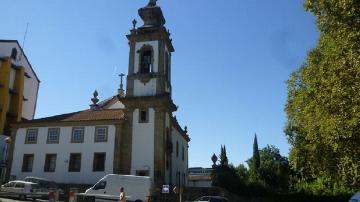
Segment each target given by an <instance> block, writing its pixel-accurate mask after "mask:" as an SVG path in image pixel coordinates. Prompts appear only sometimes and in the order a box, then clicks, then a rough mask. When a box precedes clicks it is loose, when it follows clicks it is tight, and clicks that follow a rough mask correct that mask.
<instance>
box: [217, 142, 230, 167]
mask: <svg viewBox="0 0 360 202" xmlns="http://www.w3.org/2000/svg"><path fill="white" fill-rule="evenodd" d="M219 156H220V164H221V165H223V166H227V165H228V164H229V160H228V157H227V155H226V147H225V145H224V146H223V145H221V152H220V155H219Z"/></svg>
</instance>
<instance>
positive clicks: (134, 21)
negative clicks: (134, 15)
mask: <svg viewBox="0 0 360 202" xmlns="http://www.w3.org/2000/svg"><path fill="white" fill-rule="evenodd" d="M136 23H137V21H136V20H135V19H134V20H133V21H132V24H133V29H136Z"/></svg>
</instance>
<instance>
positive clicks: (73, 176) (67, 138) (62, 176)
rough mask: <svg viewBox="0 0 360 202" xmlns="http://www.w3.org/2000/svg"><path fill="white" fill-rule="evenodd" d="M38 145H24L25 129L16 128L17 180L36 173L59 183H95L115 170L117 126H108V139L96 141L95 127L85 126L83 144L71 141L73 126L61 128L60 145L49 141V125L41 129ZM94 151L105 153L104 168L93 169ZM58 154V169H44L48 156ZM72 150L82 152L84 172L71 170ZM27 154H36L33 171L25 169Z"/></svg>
mask: <svg viewBox="0 0 360 202" xmlns="http://www.w3.org/2000/svg"><path fill="white" fill-rule="evenodd" d="M38 130H39V131H38V138H37V144H24V142H25V135H26V128H21V129H19V130H18V131H17V134H16V140H15V149H14V156H13V163H12V169H11V175H16V177H17V179H22V178H24V177H26V176H36V177H44V178H48V179H52V180H54V181H55V182H58V183H76V184H94V183H95V182H97V181H98V180H99V179H100V178H102V177H103V176H104V175H106V174H109V173H113V159H114V141H115V126H113V125H109V126H108V141H107V142H104V143H94V133H95V126H87V127H85V133H84V143H71V133H72V127H61V128H60V141H59V144H46V140H47V133H48V128H47V127H42V128H38ZM94 152H106V159H105V171H104V172H93V171H92V169H93V158H94V157H93V156H94ZM54 153H56V154H57V159H56V169H55V172H44V164H45V155H46V154H54ZM70 153H81V172H68V166H69V160H70ZM24 154H34V163H33V169H32V172H22V171H21V168H22V161H23V156H24Z"/></svg>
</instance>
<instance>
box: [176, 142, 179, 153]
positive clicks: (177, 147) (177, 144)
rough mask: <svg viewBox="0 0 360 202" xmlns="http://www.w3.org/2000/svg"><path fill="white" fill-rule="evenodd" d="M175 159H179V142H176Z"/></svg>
mask: <svg viewBox="0 0 360 202" xmlns="http://www.w3.org/2000/svg"><path fill="white" fill-rule="evenodd" d="M176 157H179V142H178V141H176Z"/></svg>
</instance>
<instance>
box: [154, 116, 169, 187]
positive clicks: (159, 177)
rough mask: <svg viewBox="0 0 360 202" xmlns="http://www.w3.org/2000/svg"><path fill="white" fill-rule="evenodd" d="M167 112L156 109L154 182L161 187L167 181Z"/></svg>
mask: <svg viewBox="0 0 360 202" xmlns="http://www.w3.org/2000/svg"><path fill="white" fill-rule="evenodd" d="M165 133H166V129H165V111H164V110H160V109H155V131H154V135H155V137H154V138H155V140H154V150H155V151H154V155H155V156H154V182H155V186H156V187H161V186H162V185H163V184H164V180H165V154H166V153H165V148H166V145H165V143H166V142H165Z"/></svg>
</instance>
